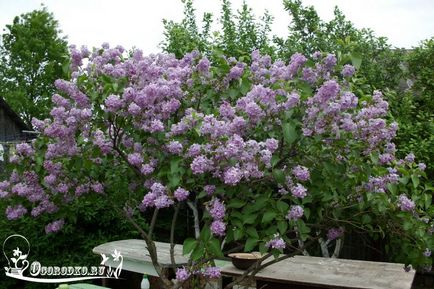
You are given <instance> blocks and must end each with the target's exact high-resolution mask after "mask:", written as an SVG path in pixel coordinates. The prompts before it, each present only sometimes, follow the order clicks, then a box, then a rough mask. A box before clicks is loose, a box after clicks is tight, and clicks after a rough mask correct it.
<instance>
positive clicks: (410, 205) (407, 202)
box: [398, 195, 415, 212]
mask: <svg viewBox="0 0 434 289" xmlns="http://www.w3.org/2000/svg"><path fill="white" fill-rule="evenodd" d="M398 206H399V208H400V209H401V211H405V212H411V211H413V210H414V207H415V204H414V202H413V201H412V200H411V199H409V198H407V196H406V195H400V196H399V199H398Z"/></svg>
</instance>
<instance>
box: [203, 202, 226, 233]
mask: <svg viewBox="0 0 434 289" xmlns="http://www.w3.org/2000/svg"><path fill="white" fill-rule="evenodd" d="M207 210H208V213H209V214H210V215H211V218H212V219H213V221H212V223H211V232H212V233H213V234H214V235H216V236H224V234H225V231H226V224H225V223H224V222H223V219H224V217H225V214H226V207H225V205H224V204H223V203H222V202H221V201H220V200H219V199H218V198H213V199H212V200H211V201H210V202H209V203H208V205H207Z"/></svg>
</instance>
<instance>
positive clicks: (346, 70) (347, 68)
mask: <svg viewBox="0 0 434 289" xmlns="http://www.w3.org/2000/svg"><path fill="white" fill-rule="evenodd" d="M355 72H356V69H355V68H354V66H352V65H350V64H345V65H344V67H343V68H342V72H341V74H342V76H343V77H351V76H353V75H354V73H355Z"/></svg>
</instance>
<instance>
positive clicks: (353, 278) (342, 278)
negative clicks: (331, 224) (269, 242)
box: [222, 256, 415, 289]
mask: <svg viewBox="0 0 434 289" xmlns="http://www.w3.org/2000/svg"><path fill="white" fill-rule="evenodd" d="M403 268H404V265H403V264H393V263H382V262H368V261H357V260H345V259H331V258H319V257H307V256H296V257H294V258H289V259H286V260H283V261H281V262H278V263H275V264H273V265H270V266H268V267H266V268H264V269H263V270H261V271H260V272H258V273H257V274H256V279H257V280H265V281H274V282H280V283H286V284H305V285H309V284H310V285H315V286H317V287H320V288H336V287H338V288H362V289H409V288H411V284H412V282H413V279H414V275H415V271H414V270H411V271H410V272H405V271H404V269H403ZM222 273H223V274H226V275H231V276H238V275H240V274H242V273H243V271H241V270H238V269H236V268H235V267H233V265H227V266H224V267H223V268H222Z"/></svg>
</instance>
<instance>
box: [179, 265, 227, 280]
mask: <svg viewBox="0 0 434 289" xmlns="http://www.w3.org/2000/svg"><path fill="white" fill-rule="evenodd" d="M192 274H194V275H202V276H204V277H206V278H208V279H218V278H220V277H221V270H220V268H219V267H212V266H207V267H205V268H203V269H202V270H189V269H187V268H186V267H182V268H178V269H176V280H177V281H178V282H184V281H186V280H187V279H188V278H190V276H191V275H192Z"/></svg>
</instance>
